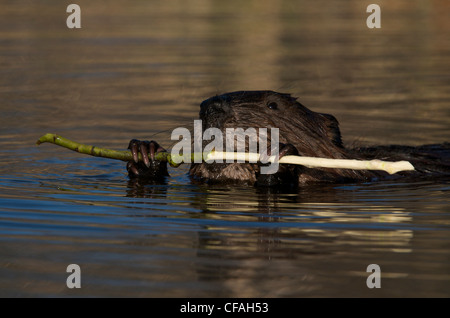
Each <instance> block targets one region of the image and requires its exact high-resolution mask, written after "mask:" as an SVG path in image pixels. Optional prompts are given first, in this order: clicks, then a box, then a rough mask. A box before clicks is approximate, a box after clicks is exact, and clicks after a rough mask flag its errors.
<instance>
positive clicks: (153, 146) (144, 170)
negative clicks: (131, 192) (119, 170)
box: [127, 139, 168, 177]
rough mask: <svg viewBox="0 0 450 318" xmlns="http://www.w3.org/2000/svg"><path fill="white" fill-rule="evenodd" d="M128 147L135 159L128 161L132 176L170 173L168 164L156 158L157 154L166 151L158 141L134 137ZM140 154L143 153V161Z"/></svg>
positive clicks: (154, 175) (128, 168) (155, 175)
mask: <svg viewBox="0 0 450 318" xmlns="http://www.w3.org/2000/svg"><path fill="white" fill-rule="evenodd" d="M128 149H130V151H131V154H132V155H133V161H128V163H127V171H128V173H129V175H130V176H139V177H140V176H144V177H157V176H166V175H168V173H167V166H166V164H165V163H164V162H160V161H158V160H155V154H157V153H159V152H164V151H166V150H165V149H164V148H163V147H161V146H160V145H159V144H158V143H157V142H156V141H153V140H152V141H140V140H137V139H132V140H130V143H129V144H128ZM139 154H141V156H142V161H143V162H139Z"/></svg>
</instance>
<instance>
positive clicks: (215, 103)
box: [200, 95, 231, 118]
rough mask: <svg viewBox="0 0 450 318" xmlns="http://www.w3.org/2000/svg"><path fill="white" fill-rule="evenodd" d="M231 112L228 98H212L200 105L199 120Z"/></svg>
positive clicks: (222, 96)
mask: <svg viewBox="0 0 450 318" xmlns="http://www.w3.org/2000/svg"><path fill="white" fill-rule="evenodd" d="M230 110H231V101H230V98H229V97H227V96H224V95H220V96H214V97H211V98H209V99H207V100H205V101H203V102H202V103H201V104H200V118H208V117H210V116H211V115H219V114H227V113H228V112H230Z"/></svg>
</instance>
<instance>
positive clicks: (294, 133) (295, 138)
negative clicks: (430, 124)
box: [127, 91, 450, 185]
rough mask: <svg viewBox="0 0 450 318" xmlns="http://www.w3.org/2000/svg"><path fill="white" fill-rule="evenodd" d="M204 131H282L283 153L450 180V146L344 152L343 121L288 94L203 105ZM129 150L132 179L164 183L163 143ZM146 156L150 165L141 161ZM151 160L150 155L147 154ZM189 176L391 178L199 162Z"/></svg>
mask: <svg viewBox="0 0 450 318" xmlns="http://www.w3.org/2000/svg"><path fill="white" fill-rule="evenodd" d="M200 119H201V120H202V124H203V130H205V129H206V128H210V127H216V128H218V129H220V130H221V131H223V132H224V133H225V129H226V128H236V127H240V128H243V129H247V128H249V127H253V128H256V129H257V128H263V127H265V128H279V141H280V145H279V154H280V157H282V156H284V155H303V156H311V157H321V158H335V159H374V158H376V159H381V160H391V161H397V160H408V161H410V162H411V163H412V164H413V165H414V167H415V168H416V171H414V172H410V171H409V172H404V173H400V175H402V174H403V175H412V176H417V175H418V174H420V175H424V174H425V175H432V174H440V175H442V174H444V175H450V144H449V143H445V144H441V145H427V146H421V147H408V146H381V147H366V148H356V149H347V148H344V146H343V144H342V140H341V134H340V131H339V124H338V121H337V120H336V119H335V118H334V117H333V116H331V115H328V114H321V113H315V112H313V111H311V110H309V109H308V108H306V107H305V106H303V105H301V104H300V103H299V102H297V101H296V99H295V98H292V97H291V96H290V95H288V94H280V93H276V92H272V91H242V92H233V93H228V94H223V95H220V96H215V97H212V98H209V99H207V100H205V101H204V102H203V103H202V104H201V105H200ZM129 149H131V151H132V152H133V154H134V156H135V162H128V164H127V170H128V172H129V175H130V177H136V176H139V177H145V178H150V179H158V178H160V177H163V176H167V175H168V173H167V164H166V163H165V162H159V161H156V160H154V154H155V153H157V152H159V151H165V150H164V149H163V148H161V147H160V146H159V145H158V143H156V142H154V141H151V142H147V141H138V140H135V139H133V140H131V141H130V144H129ZM139 152H140V153H141V154H142V155H143V157H144V163H142V162H137V154H138V153H139ZM147 154H149V155H150V158H149V156H148V155H147ZM189 174H190V175H191V176H192V177H193V178H194V179H196V180H202V181H206V182H220V183H222V182H223V183H227V182H228V183H230V182H237V183H250V184H255V183H256V184H261V185H279V184H294V185H297V184H303V183H307V182H311V181H312V182H343V181H364V180H372V179H374V178H380V177H385V176H387V174H386V173H384V172H380V171H365V170H350V169H330V168H306V167H303V166H294V165H280V166H279V169H278V172H277V173H275V174H261V173H260V165H259V164H255V163H209V164H208V163H193V164H191V168H190V172H189Z"/></svg>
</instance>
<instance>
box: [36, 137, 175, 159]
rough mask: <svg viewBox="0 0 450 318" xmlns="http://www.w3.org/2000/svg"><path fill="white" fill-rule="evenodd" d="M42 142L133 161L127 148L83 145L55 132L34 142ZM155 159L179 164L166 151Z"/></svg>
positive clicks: (90, 153)
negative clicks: (116, 148)
mask: <svg viewBox="0 0 450 318" xmlns="http://www.w3.org/2000/svg"><path fill="white" fill-rule="evenodd" d="M44 142H49V143H52V144H55V145H58V146H61V147H64V148H67V149H70V150H73V151H76V152H79V153H82V154H86V155H91V156H94V157H102V158H109V159H115V160H122V161H133V155H132V154H131V151H129V150H112V149H105V148H100V147H96V146H91V145H84V144H80V143H78V142H75V141H72V140H70V139H67V138H64V137H61V136H58V135H56V134H45V135H43V136H42V137H41V138H39V139H38V141H37V142H36V144H37V145H40V144H42V143H44ZM138 155H139V161H142V156H141V154H138ZM155 159H156V160H159V161H166V162H168V163H169V164H170V165H172V166H174V167H176V166H179V164H177V163H175V162H174V161H173V160H172V157H171V155H170V153H168V152H159V153H157V154H155Z"/></svg>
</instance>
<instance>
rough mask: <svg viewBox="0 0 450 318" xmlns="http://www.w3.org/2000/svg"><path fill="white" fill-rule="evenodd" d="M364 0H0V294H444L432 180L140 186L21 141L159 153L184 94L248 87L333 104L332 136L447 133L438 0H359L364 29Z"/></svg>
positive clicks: (380, 140) (402, 139)
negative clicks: (74, 278)
mask: <svg viewBox="0 0 450 318" xmlns="http://www.w3.org/2000/svg"><path fill="white" fill-rule="evenodd" d="M372 2H373V1H372ZM372 2H371V1H359V0H358V1H356V0H355V1H324V0H323V1H322V0H321V1H293V0H292V1H288V0H286V1H208V0H195V1H116V0H113V1H112V0H110V1H85V0H80V1H77V2H76V3H77V4H79V5H80V7H81V10H82V13H81V18H82V20H81V23H82V28H81V29H79V30H70V29H68V28H67V27H66V18H67V16H68V13H66V7H67V5H68V4H69V3H65V2H60V1H42V0H37V1H5V0H1V1H0V296H13V297H15V296H33V297H35V296H39V297H41V296H44V297H48V296H145V297H173V296H176V297H189V296H190V297H219V296H220V297H322V296H331V297H354V296H356V297H397V296H403V297H416V296H419V297H449V296H450V199H449V190H450V186H449V180H448V179H447V180H446V179H439V180H417V181H416V182H408V183H402V182H398V181H397V182H395V183H394V182H379V183H365V184H345V185H340V184H337V185H324V186H315V187H309V188H304V189H301V190H300V191H299V193H294V194H292V193H276V192H275V191H272V192H269V193H267V192H265V191H261V190H258V189H255V188H251V187H243V188H236V187H231V188H230V187H208V186H199V185H194V184H191V183H190V182H189V179H188V178H187V176H186V171H187V167H182V168H179V169H171V171H170V172H171V175H172V176H171V178H169V179H168V181H167V184H165V185H147V186H140V185H137V184H132V183H131V182H129V180H128V178H127V175H126V172H125V167H124V164H123V163H121V162H115V161H109V160H105V159H98V158H93V157H87V156H83V155H79V154H76V153H73V152H70V151H68V150H64V149H62V148H59V147H56V146H53V145H49V144H45V145H41V146H40V147H37V146H36V145H35V141H36V139H37V138H38V137H39V136H40V135H42V134H44V133H47V132H53V133H58V134H60V135H63V136H65V137H68V138H71V139H74V140H78V141H81V142H84V143H88V144H94V145H98V146H104V147H108V148H117V149H124V148H126V146H127V144H128V141H129V139H131V138H139V139H156V140H158V141H159V142H161V143H162V144H163V145H164V146H166V147H168V146H170V137H169V136H170V132H171V130H172V129H174V128H176V127H179V126H189V125H192V122H193V119H195V118H197V116H198V110H199V107H198V105H199V103H200V102H201V101H202V100H204V99H206V98H207V97H210V96H212V95H214V94H218V93H224V92H228V91H235V90H252V89H271V90H275V91H280V92H287V93H291V94H293V95H295V96H298V97H299V101H301V103H302V104H304V105H306V106H308V107H309V108H311V109H312V110H314V111H319V112H328V113H331V114H334V115H335V116H336V117H337V118H338V119H339V121H340V123H341V130H342V133H343V137H344V141H345V142H346V144H347V145H352V144H361V145H373V144H392V143H396V144H405V145H419V144H426V143H438V142H445V141H450V130H449V128H450V19H449V16H450V3H449V2H448V1H445V0H432V1H428V0H427V1H425V0H423V1H419V0H418V1H407V0H397V1H385V0H384V1H378V2H377V3H378V4H379V5H380V7H381V10H382V11H381V23H382V27H381V29H368V28H367V26H366V18H367V16H368V15H369V14H368V13H366V7H367V6H368V5H369V4H370V3H372ZM69 264H78V265H80V267H81V272H82V276H81V281H82V288H81V289H69V288H67V287H66V278H67V276H68V275H69V274H68V273H66V267H67V266H68V265H69ZM369 264H378V265H379V266H380V268H381V288H379V289H369V288H368V287H367V286H366V279H367V277H368V275H369V273H367V272H366V268H367V266H368V265H369Z"/></svg>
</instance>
